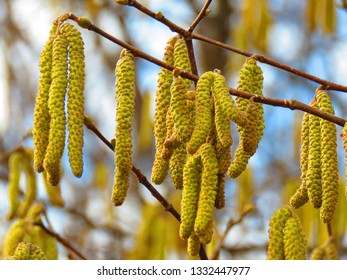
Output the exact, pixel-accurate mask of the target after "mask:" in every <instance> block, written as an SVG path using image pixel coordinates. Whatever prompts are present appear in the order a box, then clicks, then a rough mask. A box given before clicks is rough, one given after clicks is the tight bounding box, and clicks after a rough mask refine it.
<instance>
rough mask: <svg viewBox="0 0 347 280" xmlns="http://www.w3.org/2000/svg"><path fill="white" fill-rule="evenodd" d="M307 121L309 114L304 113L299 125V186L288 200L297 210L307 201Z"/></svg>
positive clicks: (308, 130) (308, 131)
mask: <svg viewBox="0 0 347 280" xmlns="http://www.w3.org/2000/svg"><path fill="white" fill-rule="evenodd" d="M309 120H310V114H309V113H306V112H305V113H304V115H303V118H302V125H301V150H300V169H301V177H300V178H301V185H300V187H299V189H297V190H296V192H295V193H294V195H293V196H292V197H291V198H290V205H291V206H292V207H293V208H299V207H301V206H303V205H304V204H305V203H306V202H307V201H308V194H307V187H306V173H307V167H308V152H309V135H310V134H309V133H310V129H309Z"/></svg>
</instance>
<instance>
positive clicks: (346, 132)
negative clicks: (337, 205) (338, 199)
mask: <svg viewBox="0 0 347 280" xmlns="http://www.w3.org/2000/svg"><path fill="white" fill-rule="evenodd" d="M342 136H343V149H344V150H345V180H346V186H345V196H346V198H347V122H346V123H345V125H344V126H343V130H342Z"/></svg>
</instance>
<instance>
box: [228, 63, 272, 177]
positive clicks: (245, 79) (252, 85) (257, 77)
mask: <svg viewBox="0 0 347 280" xmlns="http://www.w3.org/2000/svg"><path fill="white" fill-rule="evenodd" d="M263 79H264V78H263V72H262V70H261V68H260V67H259V66H258V65H257V62H256V60H255V59H254V58H252V57H251V58H248V59H247V60H246V62H245V64H244V65H243V67H242V69H241V71H240V73H239V76H238V89H239V90H243V91H247V92H249V93H253V94H255V95H260V96H262V95H263V93H262V89H263ZM236 103H237V105H238V108H239V110H240V111H241V112H244V113H246V114H247V110H248V107H249V103H250V101H249V100H247V99H244V98H241V97H237V98H236ZM254 104H255V105H254V106H255V107H254V108H252V107H251V109H252V110H251V113H252V115H250V116H249V115H248V114H247V118H249V117H251V118H252V119H255V123H254V121H253V123H252V126H253V127H256V130H255V131H254V132H253V134H254V135H255V136H256V139H255V144H253V149H252V150H251V151H250V152H247V151H246V150H245V149H244V147H243V142H244V139H246V138H248V137H249V130H250V129H248V130H247V131H246V130H245V127H244V126H241V125H237V130H238V131H239V134H240V143H239V145H238V147H237V149H236V152H235V157H234V160H233V162H232V163H231V165H230V167H229V170H228V175H229V176H230V177H231V178H236V177H238V176H239V175H240V174H241V173H242V172H243V171H244V170H245V169H246V167H247V164H248V160H249V158H250V157H251V156H252V155H253V154H254V153H255V149H254V147H257V146H258V143H259V142H260V140H261V138H262V136H263V134H264V128H265V120H264V110H263V107H262V105H261V104H260V103H254ZM246 125H249V124H246Z"/></svg>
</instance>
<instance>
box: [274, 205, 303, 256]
mask: <svg viewBox="0 0 347 280" xmlns="http://www.w3.org/2000/svg"><path fill="white" fill-rule="evenodd" d="M306 243H307V240H306V237H305V234H304V231H303V229H302V226H301V223H300V220H299V218H298V217H297V216H296V215H295V214H294V213H293V212H292V209H291V208H290V207H289V206H284V207H282V208H280V209H278V210H277V211H275V213H274V214H273V216H272V217H271V219H270V224H269V242H268V249H267V259H268V260H305V259H306Z"/></svg>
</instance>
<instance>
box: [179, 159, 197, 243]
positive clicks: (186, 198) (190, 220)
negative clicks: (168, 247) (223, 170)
mask: <svg viewBox="0 0 347 280" xmlns="http://www.w3.org/2000/svg"><path fill="white" fill-rule="evenodd" d="M200 182H201V160H200V158H199V157H198V156H195V157H194V156H189V157H188V159H187V161H186V163H185V166H184V170H183V186H184V187H183V191H182V200H181V224H180V232H179V234H180V237H181V238H182V239H188V238H189V236H191V233H192V232H193V229H194V222H195V217H196V211H197V208H198V199H199V193H200Z"/></svg>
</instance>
